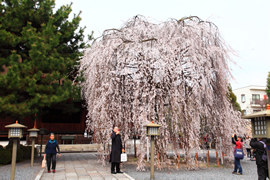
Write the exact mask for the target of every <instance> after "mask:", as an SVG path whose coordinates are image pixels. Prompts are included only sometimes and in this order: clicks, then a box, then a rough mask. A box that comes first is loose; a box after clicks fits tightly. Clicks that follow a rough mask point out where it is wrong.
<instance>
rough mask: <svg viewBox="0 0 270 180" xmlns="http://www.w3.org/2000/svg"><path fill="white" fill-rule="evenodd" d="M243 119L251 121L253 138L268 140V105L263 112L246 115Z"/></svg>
mask: <svg viewBox="0 0 270 180" xmlns="http://www.w3.org/2000/svg"><path fill="white" fill-rule="evenodd" d="M242 118H243V119H251V127H252V137H253V138H262V137H264V138H270V105H269V104H267V107H266V110H265V111H259V112H256V113H252V114H248V115H245V116H243V117H242Z"/></svg>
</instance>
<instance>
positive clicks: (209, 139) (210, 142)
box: [207, 134, 212, 149]
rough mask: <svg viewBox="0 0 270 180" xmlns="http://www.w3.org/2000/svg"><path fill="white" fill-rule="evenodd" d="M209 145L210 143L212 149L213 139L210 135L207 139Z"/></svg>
mask: <svg viewBox="0 0 270 180" xmlns="http://www.w3.org/2000/svg"><path fill="white" fill-rule="evenodd" d="M207 143H208V146H209V149H211V144H212V138H211V135H210V134H209V135H208V137H207Z"/></svg>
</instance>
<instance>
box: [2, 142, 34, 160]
mask: <svg viewBox="0 0 270 180" xmlns="http://www.w3.org/2000/svg"><path fill="white" fill-rule="evenodd" d="M12 149H13V148H12V145H8V146H6V147H5V148H3V146H0V154H1V158H0V164H2V165H4V164H8V163H10V162H11V158H12ZM31 151H32V147H31V146H23V145H20V149H17V158H16V161H17V162H20V161H23V160H27V159H31ZM35 155H37V149H36V148H35Z"/></svg>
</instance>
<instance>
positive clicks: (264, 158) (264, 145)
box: [259, 141, 267, 162]
mask: <svg viewBox="0 0 270 180" xmlns="http://www.w3.org/2000/svg"><path fill="white" fill-rule="evenodd" d="M259 142H260V143H262V144H263V147H264V152H263V155H262V160H263V161H264V162H267V154H266V144H265V143H264V142H263V141H259Z"/></svg>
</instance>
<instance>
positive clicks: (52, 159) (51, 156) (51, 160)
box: [44, 133, 61, 173]
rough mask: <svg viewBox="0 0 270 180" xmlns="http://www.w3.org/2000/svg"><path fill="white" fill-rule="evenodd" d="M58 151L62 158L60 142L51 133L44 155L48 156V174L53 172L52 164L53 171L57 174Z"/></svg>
mask: <svg viewBox="0 0 270 180" xmlns="http://www.w3.org/2000/svg"><path fill="white" fill-rule="evenodd" d="M56 149H57V150H58V153H59V157H60V156H61V154H60V149H59V145H58V142H57V141H56V140H55V139H54V133H51V134H50V140H48V141H47V143H46V146H45V154H44V156H46V161H47V169H48V173H50V172H51V164H52V171H53V173H55V167H56V154H57V152H56Z"/></svg>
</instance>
